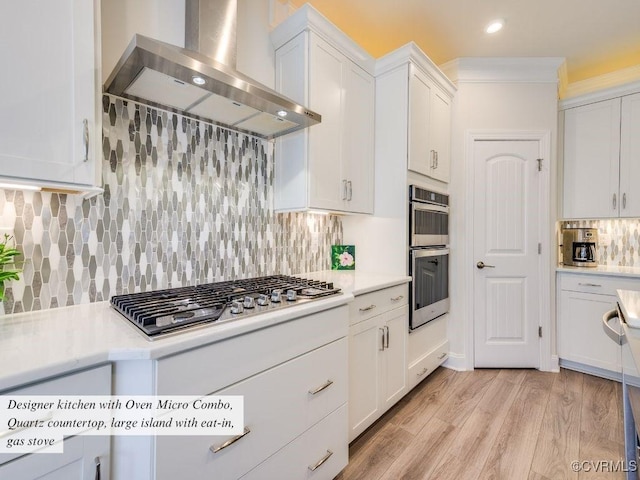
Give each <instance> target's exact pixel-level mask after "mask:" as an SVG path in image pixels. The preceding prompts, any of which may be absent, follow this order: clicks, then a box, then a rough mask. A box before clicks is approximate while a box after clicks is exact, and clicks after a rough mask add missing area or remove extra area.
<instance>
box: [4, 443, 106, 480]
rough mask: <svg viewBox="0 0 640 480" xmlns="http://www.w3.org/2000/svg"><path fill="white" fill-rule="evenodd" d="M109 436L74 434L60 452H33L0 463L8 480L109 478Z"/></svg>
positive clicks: (87, 479) (92, 479)
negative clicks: (2, 463)
mask: <svg viewBox="0 0 640 480" xmlns="http://www.w3.org/2000/svg"><path fill="white" fill-rule="evenodd" d="M108 455H109V437H94V436H75V437H72V438H69V439H67V440H65V441H64V451H63V452H62V453H43V454H38V453H33V454H30V455H27V456H25V457H22V458H19V459H18V460H14V461H12V462H9V463H6V464H4V465H2V466H0V478H6V479H11V480H33V479H36V478H37V479H38V480H94V479H100V478H103V479H108V478H109V457H108Z"/></svg>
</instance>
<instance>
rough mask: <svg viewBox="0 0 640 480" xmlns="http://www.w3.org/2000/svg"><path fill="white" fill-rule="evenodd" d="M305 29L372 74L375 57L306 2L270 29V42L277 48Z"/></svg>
mask: <svg viewBox="0 0 640 480" xmlns="http://www.w3.org/2000/svg"><path fill="white" fill-rule="evenodd" d="M305 31H310V32H313V33H315V34H316V35H318V36H319V37H321V38H322V39H323V40H325V41H326V42H327V43H329V44H330V45H332V46H333V47H334V48H337V49H338V50H340V52H342V53H343V54H345V55H346V56H347V57H348V58H349V59H350V60H351V61H352V62H354V63H355V64H356V65H358V66H359V67H360V68H362V69H364V70H365V71H367V72H368V73H369V74H371V75H373V72H374V70H375V64H376V61H375V59H374V58H373V57H372V56H371V55H369V53H368V52H367V51H366V50H365V49H364V48H362V47H360V46H359V45H358V44H356V43H355V42H354V41H353V40H352V39H351V38H350V37H348V36H347V34H345V33H344V32H343V31H342V30H340V29H339V28H338V27H336V26H335V25H334V24H333V23H331V21H329V20H328V19H327V17H325V16H324V15H322V13H320V12H319V11H318V10H316V9H315V8H313V7H312V6H311V5H309V4H308V3H305V4H304V5H303V6H302V7H300V8H299V9H298V10H296V11H295V12H293V14H292V15H290V16H289V17H288V18H287V19H286V20H284V21H283V22H282V23H281V24H280V25H278V27H277V28H275V29H274V30H272V31H271V34H270V37H271V43H272V44H273V46H274V48H275V49H276V50H277V49H278V48H280V47H281V46H282V45H284V44H285V43H287V42H288V41H289V40H291V39H292V38H293V37H295V36H297V35H299V34H300V33H302V32H305Z"/></svg>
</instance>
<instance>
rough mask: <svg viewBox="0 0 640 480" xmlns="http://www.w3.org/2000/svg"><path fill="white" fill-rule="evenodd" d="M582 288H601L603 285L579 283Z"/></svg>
mask: <svg viewBox="0 0 640 480" xmlns="http://www.w3.org/2000/svg"><path fill="white" fill-rule="evenodd" d="M578 285H580V286H581V287H601V286H602V285H598V284H597V283H578Z"/></svg>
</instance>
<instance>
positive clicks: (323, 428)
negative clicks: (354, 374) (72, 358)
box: [113, 305, 349, 480]
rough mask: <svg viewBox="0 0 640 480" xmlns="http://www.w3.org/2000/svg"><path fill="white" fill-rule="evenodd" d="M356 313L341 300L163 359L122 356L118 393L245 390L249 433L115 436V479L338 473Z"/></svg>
mask: <svg viewBox="0 0 640 480" xmlns="http://www.w3.org/2000/svg"><path fill="white" fill-rule="evenodd" d="M348 313H349V309H348V307H347V305H342V306H339V307H336V308H332V309H329V310H324V311H321V312H316V313H312V314H308V315H306V316H303V317H299V318H294V319H291V320H289V321H286V322H282V323H278V324H276V325H272V326H268V327H265V328H262V329H259V330H256V331H252V332H248V333H246V334H242V335H238V336H235V337H231V338H227V339H224V340H221V341H218V342H213V343H210V344H206V345H202V346H199V347H196V348H193V349H191V350H187V351H184V352H180V353H176V354H174V355H171V356H166V357H163V358H160V359H158V360H156V361H146V362H145V361H143V362H117V363H116V372H117V375H116V383H115V390H116V394H123V395H124V394H137V395H154V394H158V395H210V394H214V395H242V396H243V397H244V423H245V429H248V432H247V433H246V434H245V435H241V436H239V437H237V439H236V440H235V441H233V442H229V441H230V440H234V439H235V437H225V436H157V437H155V438H152V437H126V436H123V437H114V449H115V451H116V455H115V456H114V466H113V470H114V475H113V480H129V479H131V478H135V479H136V480H147V479H148V480H152V479H153V480H168V479H171V480H174V479H176V478H184V479H189V480H198V479H207V480H208V479H212V478H215V479H218V478H219V479H221V480H222V479H224V480H235V479H238V478H241V477H243V476H245V475H247V478H261V479H270V478H278V479H280V478H286V479H292V480H294V479H298V478H300V479H306V478H327V479H330V478H334V477H335V476H336V475H338V473H340V471H341V470H342V469H343V468H344V467H345V466H346V465H347V461H348V440H347V428H348V425H347V416H346V413H345V412H346V408H347V392H348V384H347V380H348V377H347V373H348V372H347V362H348V351H347V348H348V341H347V338H346V337H347V333H348V318H349V317H348ZM225 443H227V446H225V447H224V448H221V449H219V450H218V451H217V452H214V450H216V449H217V447H221V446H223V445H224V444H225ZM328 451H330V452H332V455H330V456H329V457H328V458H327V460H326V461H325V462H323V463H322V464H321V465H318V468H316V469H315V470H314V471H313V473H312V471H311V470H310V469H309V468H308V467H309V466H312V467H313V466H315V465H316V464H318V463H319V462H320V460H321V459H322V458H324V456H326V455H327V452H328ZM130 452H136V453H135V455H131V454H130ZM273 472H277V474H276V473H273Z"/></svg>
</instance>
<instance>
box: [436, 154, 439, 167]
mask: <svg viewBox="0 0 640 480" xmlns="http://www.w3.org/2000/svg"><path fill="white" fill-rule="evenodd" d="M438 163H439V162H438V151H437V150H436V169H437V168H438Z"/></svg>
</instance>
